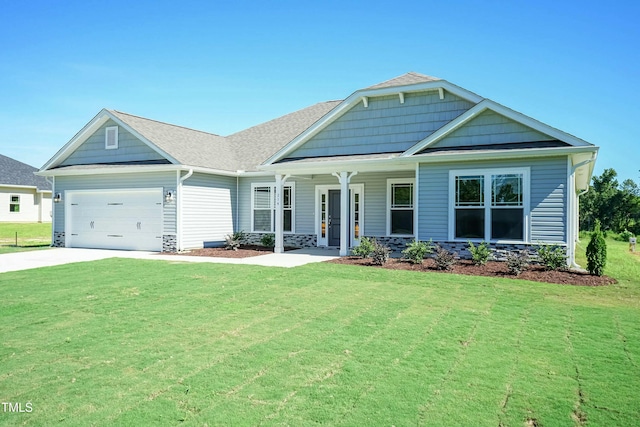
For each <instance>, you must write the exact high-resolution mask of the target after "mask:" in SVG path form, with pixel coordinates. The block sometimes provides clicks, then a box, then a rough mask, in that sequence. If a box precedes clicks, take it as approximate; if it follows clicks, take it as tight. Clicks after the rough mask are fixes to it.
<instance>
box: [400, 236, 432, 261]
mask: <svg viewBox="0 0 640 427" xmlns="http://www.w3.org/2000/svg"><path fill="white" fill-rule="evenodd" d="M431 252H433V244H432V243H431V240H429V241H428V242H421V241H419V240H414V241H413V242H411V243H408V244H407V247H406V249H404V250H403V251H402V254H403V255H404V257H405V258H406V259H408V260H410V261H411V262H412V263H414V264H422V261H423V260H424V256H425V255H426V254H430V253H431Z"/></svg>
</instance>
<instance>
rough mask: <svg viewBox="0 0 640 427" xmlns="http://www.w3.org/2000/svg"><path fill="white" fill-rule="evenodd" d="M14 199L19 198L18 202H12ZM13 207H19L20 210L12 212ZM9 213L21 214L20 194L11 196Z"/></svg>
mask: <svg viewBox="0 0 640 427" xmlns="http://www.w3.org/2000/svg"><path fill="white" fill-rule="evenodd" d="M14 197H17V198H18V201H17V202H14V201H12V199H13V198H14ZM12 205H18V210H17V211H12V210H11V206H12ZM9 213H10V214H19V213H20V195H19V194H9Z"/></svg>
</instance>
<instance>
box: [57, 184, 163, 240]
mask: <svg viewBox="0 0 640 427" xmlns="http://www.w3.org/2000/svg"><path fill="white" fill-rule="evenodd" d="M68 198H69V200H70V206H69V214H70V218H69V228H70V230H71V233H70V239H69V246H72V247H86V248H105V249H131V250H151V251H160V250H161V249H162V224H163V222H162V190H161V189H145V190H134V191H118V190H113V191H96V192H70V194H69V196H68Z"/></svg>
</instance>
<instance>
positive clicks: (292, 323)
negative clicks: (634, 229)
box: [0, 243, 640, 426]
mask: <svg viewBox="0 0 640 427" xmlns="http://www.w3.org/2000/svg"><path fill="white" fill-rule="evenodd" d="M585 245H586V243H585ZM624 249H625V251H623V250H620V248H618V247H617V246H615V245H613V244H611V245H610V249H609V253H610V257H611V258H610V261H611V262H610V263H609V266H608V270H607V273H608V274H614V275H617V277H618V278H619V280H620V283H619V284H618V285H615V286H609V287H599V288H586V287H574V286H560V285H551V284H542V283H534V282H526V281H520V280H512V279H488V278H478V277H470V276H456V275H449V274H438V273H414V272H403V271H388V270H382V269H376V268H365V267H352V266H342V265H335V264H314V265H308V266H305V267H301V268H295V269H278V268H263V267H252V266H234V265H222V264H212V265H203V264H186V263H166V262H161V261H141V260H129V259H110V260H103V261H98V262H92V263H83V264H74V265H66V266H58V267H50V268H43V269H37V270H31V271H23V272H13V273H5V274H0V292H1V295H2V298H0V342H1V347H0V400H1V401H2V402H22V403H23V407H24V404H25V403H26V402H31V404H32V407H33V412H31V413H24V414H11V413H6V412H5V413H3V412H0V424H4V425H16V424H23V423H24V424H25V425H52V424H59V423H62V424H64V425H79V426H86V425H112V424H115V425H136V426H137V425H176V424H184V425H205V424H206V425H241V426H242V425H258V424H261V425H296V426H298V425H313V424H326V425H345V426H352V425H354V426H363V425H387V426H390V425H396V426H404V425H428V426H454V425H455V426H457V425H480V426H484V425H492V426H498V425H503V426H524V425H532V424H533V422H532V421H529V420H534V419H535V420H536V423H537V425H539V426H556V425H562V426H572V425H576V426H579V425H593V426H608V425H616V426H625V425H627V426H634V425H638V423H639V420H640V406H639V405H638V399H637V395H638V389H640V366H639V364H640V322H639V321H638V319H640V283H639V281H638V277H639V273H640V272H639V271H638V269H639V268H640V267H639V266H640V258H638V257H635V256H633V255H631V254H629V253H628V252H626V247H625V248H624ZM17 284H19V286H18V285H17Z"/></svg>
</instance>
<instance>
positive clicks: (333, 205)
mask: <svg viewBox="0 0 640 427" xmlns="http://www.w3.org/2000/svg"><path fill="white" fill-rule="evenodd" d="M328 223H329V241H328V243H329V246H340V190H329V218H328Z"/></svg>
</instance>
